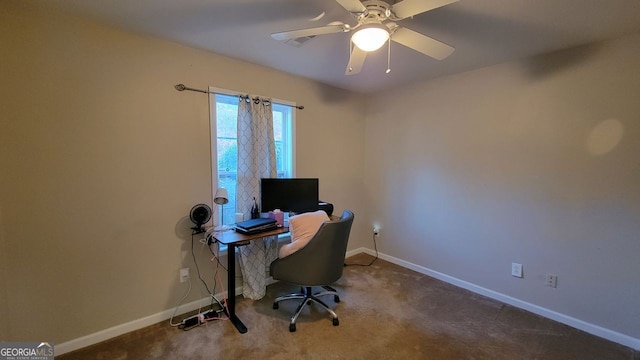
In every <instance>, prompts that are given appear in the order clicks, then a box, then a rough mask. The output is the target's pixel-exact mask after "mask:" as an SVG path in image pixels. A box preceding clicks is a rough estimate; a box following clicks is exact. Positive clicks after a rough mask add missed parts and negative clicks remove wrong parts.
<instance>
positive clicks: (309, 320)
mask: <svg viewBox="0 0 640 360" xmlns="http://www.w3.org/2000/svg"><path fill="white" fill-rule="evenodd" d="M371 259H372V258H371V257H370V256H369V255H366V254H358V255H356V256H353V257H351V258H349V259H347V263H351V264H353V263H360V264H367V263H369V262H370V261H371ZM333 287H335V288H336V289H337V290H338V292H339V293H340V298H341V301H340V302H339V303H334V302H333V299H332V297H331V296H329V297H327V298H325V299H326V301H325V302H326V303H327V304H329V305H330V306H332V307H333V308H334V310H335V311H336V312H337V313H338V316H339V319H340V325H339V326H335V327H334V326H332V322H331V318H330V317H329V315H328V314H327V313H326V312H324V310H322V309H321V308H320V307H319V306H316V305H312V306H311V307H307V308H306V309H305V311H303V313H302V314H301V316H300V318H299V319H298V321H297V331H296V332H293V333H291V332H289V326H288V325H289V317H290V316H291V314H292V313H293V312H294V310H295V308H296V306H297V303H296V301H288V302H283V303H281V304H280V308H279V309H278V310H274V309H273V308H272V302H273V299H274V298H275V297H277V296H279V295H283V294H286V293H289V292H296V291H297V290H298V287H296V286H292V285H289V284H284V283H275V284H272V285H270V286H269V287H268V288H267V294H266V296H265V297H264V298H263V299H261V300H259V301H252V300H247V299H243V298H242V297H241V296H240V297H238V302H237V313H238V316H239V317H240V319H242V320H243V322H244V323H245V325H246V326H247V327H248V329H249V331H248V332H247V333H246V334H240V333H238V332H237V331H236V329H235V328H234V327H233V326H232V325H231V323H229V322H228V321H224V320H216V321H212V322H209V323H207V324H205V325H202V326H199V327H196V328H193V329H191V330H189V331H183V330H180V329H177V328H173V327H171V326H169V324H168V321H164V322H162V323H158V324H155V325H152V326H149V327H147V328H144V329H140V330H137V331H134V332H131V333H128V334H124V335H122V336H119V337H117V338H114V339H110V340H107V341H105V342H102V343H99V344H96V345H93V346H89V347H87V348H83V349H79V350H76V351H73V352H70V353H67V354H63V355H60V356H56V359H57V360H75V359H105V360H106V359H109V360H118V359H474V360H483V359H491V360H496V359H509V360H511V359H544V360H554V359H562V360H567V359H580V360H583V359H598V360H607V359H625V360H638V359H640V356H639V354H638V352H636V351H634V350H633V349H631V348H628V347H625V346H622V345H619V344H616V343H613V342H610V341H607V340H604V339H601V338H598V337H596V336H593V335H590V334H587V333H585V332H583V331H580V330H577V329H574V328H571V327H569V326H566V325H563V324H560V323H558V322H555V321H552V320H549V319H546V318H543V317H541V316H538V315H535V314H532V313H530V312H527V311H524V310H521V309H518V308H515V307H513V306H510V305H506V304H503V303H501V302H498V301H495V300H492V299H489V298H486V297H484V296H480V295H477V294H475V293H472V292H469V291H467V290H464V289H460V288H457V287H455V286H453V285H450V284H447V283H444V282H442V281H439V280H436V279H433V278H431V277H428V276H425V275H422V274H419V273H417V272H414V271H412V270H408V269H405V268H402V267H400V266H397V265H395V264H392V263H389V262H386V261H383V260H381V259H378V260H376V261H375V262H374V263H373V265H371V266H368V267H366V266H348V267H346V268H345V271H344V275H343V277H342V278H341V279H340V280H339V281H338V282H337V283H336V284H334V285H333Z"/></svg>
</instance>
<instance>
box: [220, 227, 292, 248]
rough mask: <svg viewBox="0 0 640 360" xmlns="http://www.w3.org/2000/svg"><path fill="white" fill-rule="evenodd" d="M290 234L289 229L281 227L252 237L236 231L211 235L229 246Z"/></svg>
mask: <svg viewBox="0 0 640 360" xmlns="http://www.w3.org/2000/svg"><path fill="white" fill-rule="evenodd" d="M288 232H289V228H288V227H279V228H277V229H274V230H269V231H263V232H259V233H255V234H251V235H247V234H242V233H239V232H237V231H235V230H228V231H214V232H212V233H211V236H213V237H214V238H215V239H216V240H218V241H219V242H220V243H221V244H224V245H229V244H240V243H243V242H245V241H251V240H256V239H261V238H263V237H266V236H273V235H280V234H285V233H288Z"/></svg>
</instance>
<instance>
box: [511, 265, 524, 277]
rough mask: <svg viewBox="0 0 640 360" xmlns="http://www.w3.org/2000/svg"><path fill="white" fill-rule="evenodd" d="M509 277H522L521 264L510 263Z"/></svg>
mask: <svg viewBox="0 0 640 360" xmlns="http://www.w3.org/2000/svg"><path fill="white" fill-rule="evenodd" d="M511 276H515V277H519V278H521V277H522V264H518V263H511Z"/></svg>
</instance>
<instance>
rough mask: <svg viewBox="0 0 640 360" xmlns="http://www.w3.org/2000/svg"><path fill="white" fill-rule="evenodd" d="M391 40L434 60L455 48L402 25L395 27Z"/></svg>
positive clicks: (448, 53) (441, 57)
mask: <svg viewBox="0 0 640 360" xmlns="http://www.w3.org/2000/svg"><path fill="white" fill-rule="evenodd" d="M405 1H406V0H405ZM391 40H393V41H395V42H397V43H400V44H402V45H404V46H406V47H408V48H411V49H413V50H415V51H418V52H421V53H423V54H425V55H427V56H430V57H432V58H434V59H436V60H442V59H444V58H446V57H447V56H449V55H451V53H452V52H453V50H455V49H454V48H453V47H452V46H449V45H447V44H445V43H443V42H441V41H438V40H436V39H433V38H430V37H428V36H426V35H422V34H420V33H418V32H415V31H413V30H409V29H407V28H403V27H399V28H398V29H396V31H395V32H394V33H393V35H391Z"/></svg>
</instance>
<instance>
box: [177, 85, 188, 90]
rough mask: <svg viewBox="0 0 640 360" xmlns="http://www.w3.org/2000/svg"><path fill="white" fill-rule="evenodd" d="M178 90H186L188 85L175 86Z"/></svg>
mask: <svg viewBox="0 0 640 360" xmlns="http://www.w3.org/2000/svg"><path fill="white" fill-rule="evenodd" d="M175 88H176V90H178V91H184V90H185V89H186V88H187V87H186V86H184V84H178V85H176V86H175Z"/></svg>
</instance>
